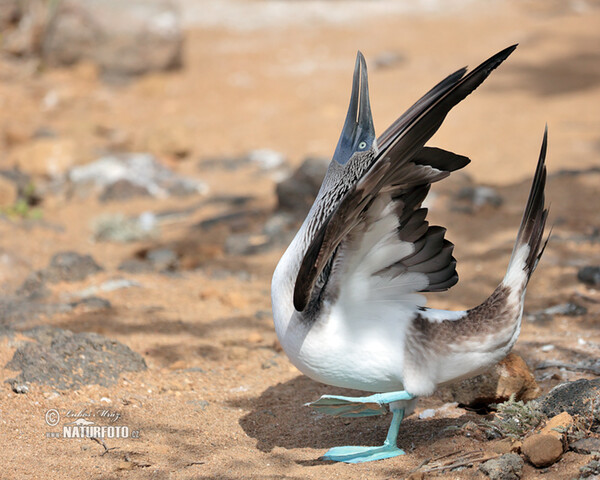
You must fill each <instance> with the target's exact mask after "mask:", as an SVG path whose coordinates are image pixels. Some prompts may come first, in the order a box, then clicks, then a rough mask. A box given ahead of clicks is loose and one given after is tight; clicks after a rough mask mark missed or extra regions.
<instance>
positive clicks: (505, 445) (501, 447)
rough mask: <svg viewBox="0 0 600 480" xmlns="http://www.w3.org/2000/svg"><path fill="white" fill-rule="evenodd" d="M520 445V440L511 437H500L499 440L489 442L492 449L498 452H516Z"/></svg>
mask: <svg viewBox="0 0 600 480" xmlns="http://www.w3.org/2000/svg"><path fill="white" fill-rule="evenodd" d="M521 445H522V443H521V442H519V441H515V440H514V439H512V438H502V439H501V440H496V441H493V442H490V448H491V449H492V451H493V452H495V453H500V454H505V453H512V452H518V451H519V449H520V448H521Z"/></svg>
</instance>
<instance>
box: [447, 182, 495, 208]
mask: <svg viewBox="0 0 600 480" xmlns="http://www.w3.org/2000/svg"><path fill="white" fill-rule="evenodd" d="M503 202H504V200H503V198H502V196H501V195H500V194H499V193H498V192H497V191H496V190H494V189H493V188H491V187H484V186H481V185H469V186H466V187H463V188H461V189H460V190H459V191H458V193H457V194H456V195H454V198H453V203H452V207H451V208H452V210H455V211H461V212H466V213H473V212H476V211H478V210H480V209H482V208H483V207H486V206H492V207H494V208H498V207H499V206H501V205H502V203H503Z"/></svg>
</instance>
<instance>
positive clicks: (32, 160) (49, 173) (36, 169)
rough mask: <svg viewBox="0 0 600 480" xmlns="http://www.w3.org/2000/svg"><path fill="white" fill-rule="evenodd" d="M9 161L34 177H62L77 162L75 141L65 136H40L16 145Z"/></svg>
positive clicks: (9, 156)
mask: <svg viewBox="0 0 600 480" xmlns="http://www.w3.org/2000/svg"><path fill="white" fill-rule="evenodd" d="M8 163H9V164H10V165H12V166H14V167H16V168H18V169H19V170H21V171H22V172H24V173H27V174H29V175H32V176H34V177H41V178H49V179H57V178H58V179H60V178H63V177H64V176H65V175H66V174H67V171H68V170H69V169H70V168H72V167H73V166H74V165H75V164H76V152H75V143H74V142H73V141H72V140H68V139H64V138H38V139H36V140H35V141H33V142H28V143H26V144H23V145H19V146H18V147H15V148H14V149H13V150H12V151H11V152H10V153H9V155H8Z"/></svg>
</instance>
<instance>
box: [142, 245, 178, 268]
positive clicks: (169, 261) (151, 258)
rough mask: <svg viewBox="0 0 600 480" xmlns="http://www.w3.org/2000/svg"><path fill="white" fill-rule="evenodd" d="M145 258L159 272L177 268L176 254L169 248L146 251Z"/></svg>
mask: <svg viewBox="0 0 600 480" xmlns="http://www.w3.org/2000/svg"><path fill="white" fill-rule="evenodd" d="M146 260H147V261H148V262H150V264H151V265H152V266H153V267H154V269H155V270H158V271H159V272H163V271H173V270H176V269H177V266H178V263H179V262H178V257H177V254H176V253H175V252H174V251H173V250H171V249H170V248H157V249H155V250H150V251H148V252H147V253H146Z"/></svg>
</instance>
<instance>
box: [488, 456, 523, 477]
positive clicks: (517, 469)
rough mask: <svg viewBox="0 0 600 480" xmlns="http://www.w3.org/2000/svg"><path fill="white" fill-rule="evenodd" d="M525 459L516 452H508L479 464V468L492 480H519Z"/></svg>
mask: <svg viewBox="0 0 600 480" xmlns="http://www.w3.org/2000/svg"><path fill="white" fill-rule="evenodd" d="M523 465H524V462H523V459H522V458H521V457H520V456H519V455H517V454H516V453H507V454H505V455H502V456H500V457H498V458H493V459H491V460H488V461H487V462H484V463H482V464H481V465H479V470H480V471H481V472H483V473H484V474H485V475H487V476H488V477H489V478H491V479H492V480H518V479H520V478H521V473H522V471H523Z"/></svg>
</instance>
